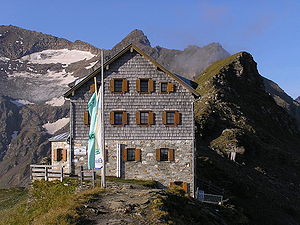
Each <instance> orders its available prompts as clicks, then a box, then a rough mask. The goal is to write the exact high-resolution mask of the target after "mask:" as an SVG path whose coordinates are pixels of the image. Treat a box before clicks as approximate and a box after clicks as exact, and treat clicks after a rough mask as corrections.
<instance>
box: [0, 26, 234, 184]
mask: <svg viewBox="0 0 300 225" xmlns="http://www.w3.org/2000/svg"><path fill="white" fill-rule="evenodd" d="M129 43H134V44H136V45H137V46H139V47H140V48H141V49H143V50H144V51H146V52H147V53H148V54H150V55H151V56H152V57H154V58H155V59H157V60H158V61H159V62H160V63H162V64H164V65H165V66H166V67H168V68H169V69H170V70H173V69H174V71H175V72H177V73H181V74H183V75H185V76H189V77H193V76H194V75H195V74H196V73H198V72H197V71H201V70H202V69H203V68H205V67H206V66H208V65H209V64H210V63H212V62H214V61H216V60H218V59H221V58H223V57H224V56H228V55H229V53H227V52H226V51H225V50H224V49H223V48H222V47H221V46H220V45H219V44H210V45H208V46H204V47H202V48H200V47H197V46H190V47H188V48H187V49H185V50H184V51H179V50H169V49H165V48H161V47H155V48H152V47H151V44H150V42H149V40H148V38H147V37H146V36H145V35H144V33H143V32H142V31H140V30H134V31H132V32H131V33H130V34H129V35H128V36H127V37H125V38H124V39H123V40H122V41H121V42H120V43H118V44H117V45H116V46H114V47H113V48H112V49H111V50H104V55H105V60H108V59H109V58H110V57H112V56H113V55H114V54H115V53H116V52H117V51H119V50H121V49H122V48H123V47H125V46H126V45H128V44H129ZM99 53H100V49H98V48H96V47H94V46H92V45H89V44H87V43H84V42H81V41H75V42H70V41H68V40H65V39H62V38H57V37H53V36H51V35H47V34H43V33H39V32H35V31H29V30H25V29H22V28H18V27H15V26H0V96H6V97H3V98H2V99H1V104H2V105H1V106H2V108H0V110H1V111H0V124H3V126H2V127H1V128H0V129H2V130H1V136H2V138H1V140H0V186H9V185H18V184H25V183H26V181H27V180H28V178H29V174H28V171H29V170H28V165H29V164H30V163H38V162H39V161H40V160H41V158H42V157H43V156H47V155H49V143H48V142H47V138H49V137H50V136H51V135H53V134H54V133H55V132H58V130H60V129H65V130H67V128H68V127H67V123H68V118H67V117H68V106H67V105H68V103H67V102H65V100H64V98H63V97H62V94H63V93H64V92H65V91H66V90H67V89H68V84H69V83H72V82H73V83H74V81H75V80H76V79H78V78H81V77H83V76H86V75H88V74H89V73H90V72H91V71H93V70H94V69H95V68H97V67H98V66H99V64H97V62H98V61H99ZM195 56H197V57H199V59H198V62H197V60H194V61H193V60H192V59H193V58H194V57H195ZM176 57H179V58H178V59H180V60H178V59H176ZM178 61H180V62H181V61H182V62H192V61H193V63H192V64H193V65H189V66H187V65H186V67H183V68H181V66H178V65H179V64H178ZM182 64H183V63H182ZM184 65H185V64H184ZM187 68H193V70H195V71H192V70H186V69H187ZM185 71H187V72H185ZM41 115H43V116H41ZM30 118H31V119H30ZM29 124H30V125H29Z"/></svg>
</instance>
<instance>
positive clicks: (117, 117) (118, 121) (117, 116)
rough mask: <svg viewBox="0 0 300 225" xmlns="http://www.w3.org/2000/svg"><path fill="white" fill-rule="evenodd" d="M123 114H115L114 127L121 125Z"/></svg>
mask: <svg viewBox="0 0 300 225" xmlns="http://www.w3.org/2000/svg"><path fill="white" fill-rule="evenodd" d="M122 117H123V113H122V112H115V116H114V120H115V123H114V124H115V125H121V124H122V123H123V120H122V119H123V118H122Z"/></svg>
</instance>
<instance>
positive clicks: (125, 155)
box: [122, 148, 127, 162]
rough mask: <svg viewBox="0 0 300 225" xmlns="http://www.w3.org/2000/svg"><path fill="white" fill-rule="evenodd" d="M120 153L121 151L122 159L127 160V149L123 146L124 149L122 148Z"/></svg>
mask: <svg viewBox="0 0 300 225" xmlns="http://www.w3.org/2000/svg"><path fill="white" fill-rule="evenodd" d="M122 153H123V161H125V162H126V161H127V149H126V148H124V149H122Z"/></svg>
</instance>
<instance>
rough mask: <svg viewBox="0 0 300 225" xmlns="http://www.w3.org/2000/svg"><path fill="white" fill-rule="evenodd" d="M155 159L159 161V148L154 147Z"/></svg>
mask: <svg viewBox="0 0 300 225" xmlns="http://www.w3.org/2000/svg"><path fill="white" fill-rule="evenodd" d="M156 160H157V161H160V149H156Z"/></svg>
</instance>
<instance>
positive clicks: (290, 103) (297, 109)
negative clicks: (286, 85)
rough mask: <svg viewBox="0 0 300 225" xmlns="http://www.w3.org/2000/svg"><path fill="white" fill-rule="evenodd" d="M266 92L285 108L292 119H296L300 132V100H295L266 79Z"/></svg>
mask: <svg viewBox="0 0 300 225" xmlns="http://www.w3.org/2000/svg"><path fill="white" fill-rule="evenodd" d="M264 85H265V90H266V91H267V92H268V93H270V94H271V96H272V97H273V98H274V100H275V102H276V103H277V105H279V106H281V107H282V108H284V109H285V110H286V111H287V112H288V113H289V114H290V115H291V116H292V117H294V118H295V119H296V123H297V126H298V128H299V130H300V99H298V101H297V99H296V100H294V99H292V98H291V97H290V96H289V95H287V94H286V93H285V92H284V90H282V89H281V88H280V87H279V86H278V84H276V83H275V82H273V81H271V80H269V79H267V78H264Z"/></svg>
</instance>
